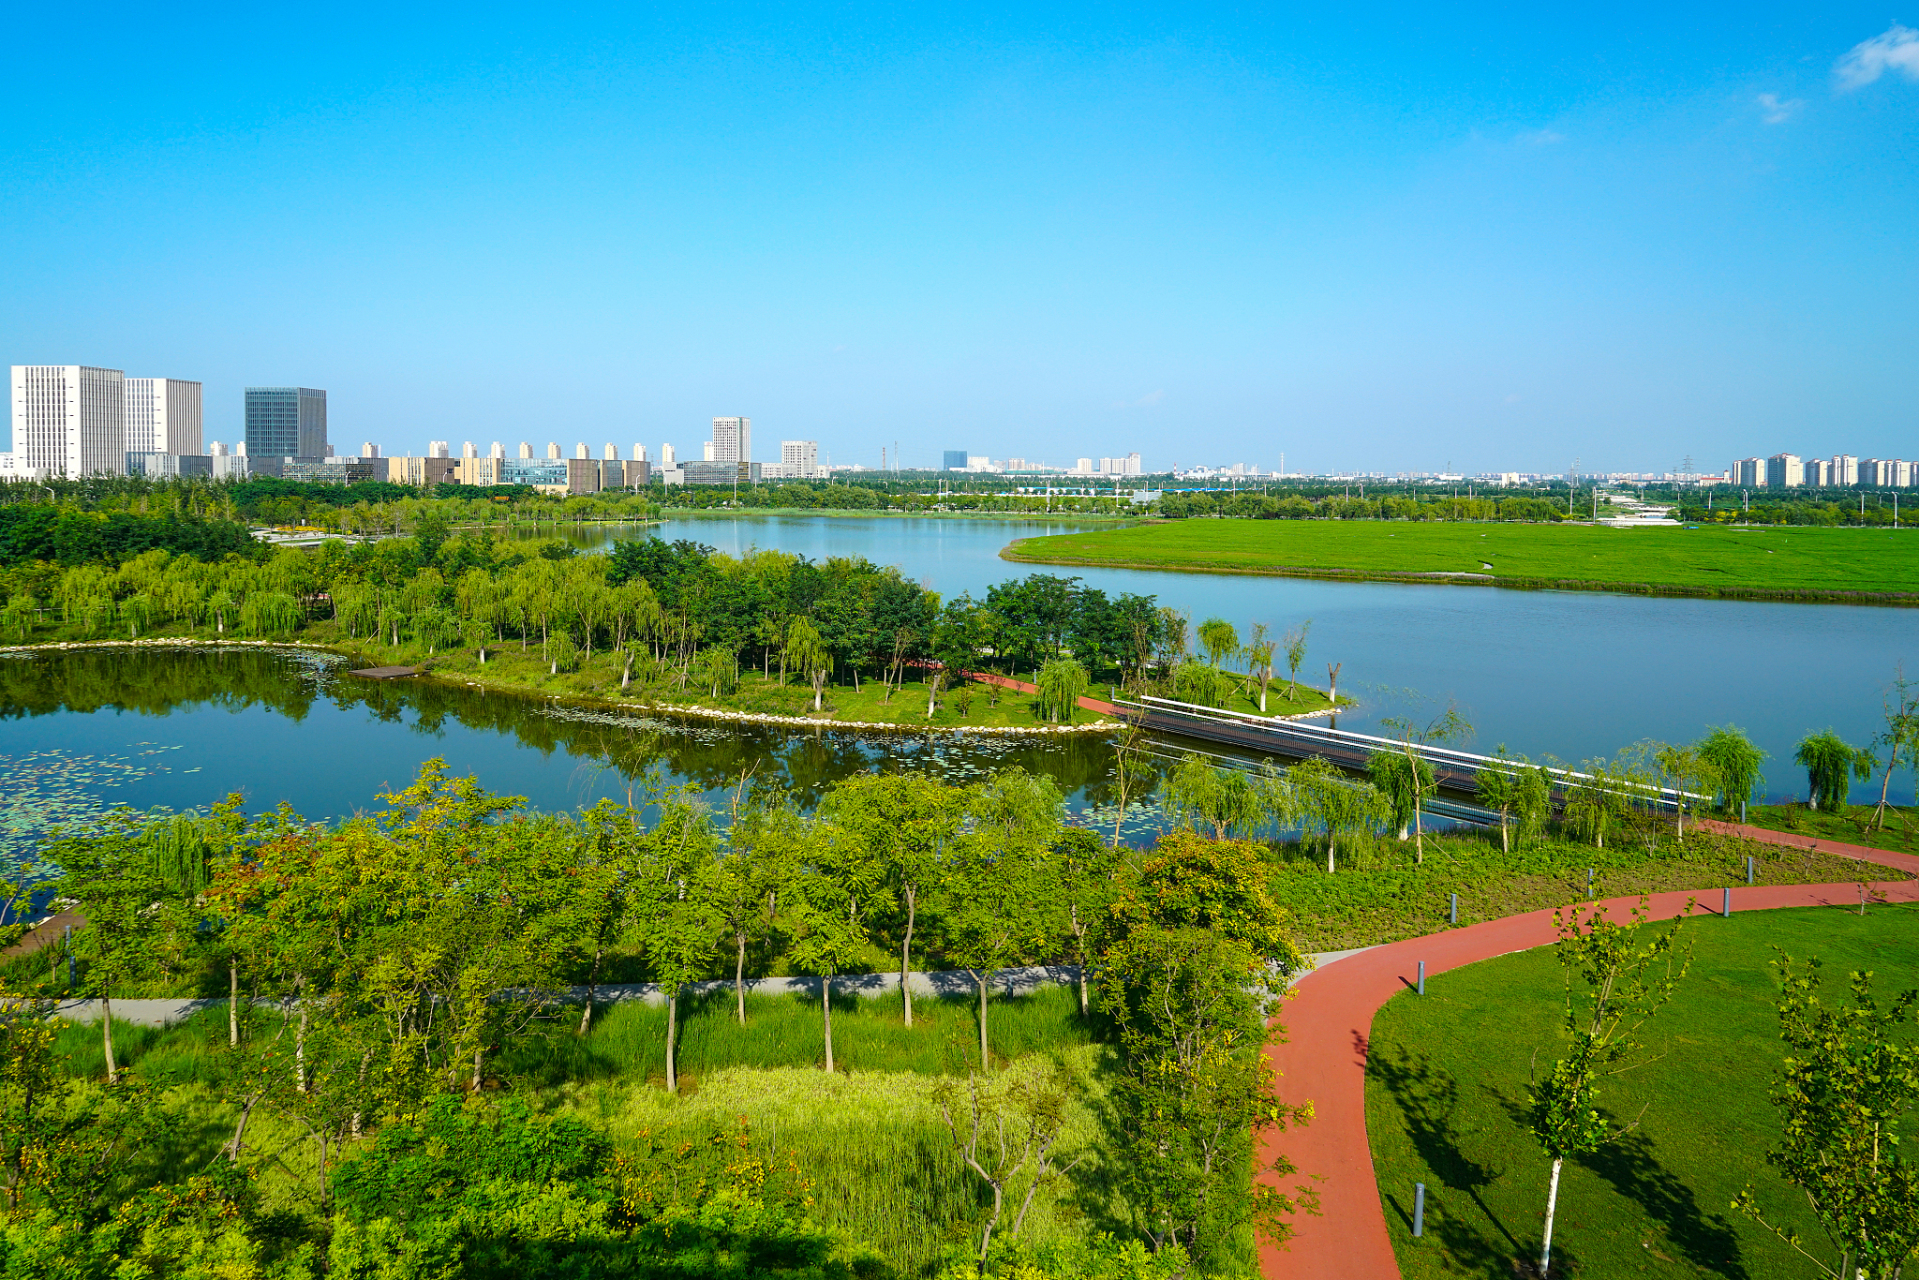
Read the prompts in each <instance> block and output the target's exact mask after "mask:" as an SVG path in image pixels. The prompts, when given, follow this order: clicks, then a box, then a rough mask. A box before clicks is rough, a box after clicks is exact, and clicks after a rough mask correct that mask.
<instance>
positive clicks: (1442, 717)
mask: <svg viewBox="0 0 1919 1280" xmlns="http://www.w3.org/2000/svg"><path fill="white" fill-rule="evenodd" d="M1379 723H1380V725H1381V726H1382V727H1383V728H1385V729H1386V730H1387V732H1389V733H1391V734H1392V735H1393V736H1394V737H1396V738H1398V739H1399V746H1400V754H1402V755H1404V756H1405V757H1406V767H1407V771H1408V777H1407V779H1406V780H1407V782H1408V783H1410V785H1411V788H1412V800H1413V861H1415V862H1417V863H1420V864H1422V865H1423V864H1424V863H1425V861H1426V831H1425V825H1424V823H1423V822H1422V821H1421V819H1420V804H1421V799H1422V797H1423V796H1425V795H1426V794H1427V793H1428V792H1429V790H1432V789H1435V788H1429V786H1428V784H1427V781H1426V780H1427V779H1429V778H1431V776H1432V772H1431V766H1426V772H1425V773H1424V774H1423V775H1422V774H1421V773H1420V768H1421V766H1422V765H1423V764H1424V763H1425V762H1424V761H1423V760H1422V759H1421V758H1420V755H1419V752H1418V751H1417V750H1416V749H1415V748H1414V745H1413V744H1414V743H1419V744H1422V745H1423V744H1426V743H1432V742H1459V741H1463V740H1465V739H1467V738H1470V737H1471V736H1472V732H1473V727H1472V725H1471V724H1470V723H1468V722H1467V721H1466V719H1465V717H1463V716H1461V715H1460V714H1459V711H1458V710H1457V709H1456V708H1454V707H1447V708H1446V710H1445V711H1443V712H1441V713H1440V714H1439V715H1437V716H1434V717H1433V718H1432V719H1431V720H1428V721H1426V722H1425V723H1424V724H1421V723H1419V722H1418V721H1417V720H1414V719H1412V718H1411V717H1406V716H1389V717H1387V718H1385V719H1382V720H1381V721H1380V722H1379ZM1369 763H1370V762H1369Z"/></svg>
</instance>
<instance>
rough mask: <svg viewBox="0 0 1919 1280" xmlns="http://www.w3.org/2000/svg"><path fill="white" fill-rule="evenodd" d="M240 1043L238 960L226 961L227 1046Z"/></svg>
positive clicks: (235, 958) (236, 957) (230, 1046)
mask: <svg viewBox="0 0 1919 1280" xmlns="http://www.w3.org/2000/svg"><path fill="white" fill-rule="evenodd" d="M239 1043H240V960H239V957H238V956H234V957H232V958H230V959H228V961H227V1047H228V1048H233V1047H234V1046H236V1045H238V1044H239Z"/></svg>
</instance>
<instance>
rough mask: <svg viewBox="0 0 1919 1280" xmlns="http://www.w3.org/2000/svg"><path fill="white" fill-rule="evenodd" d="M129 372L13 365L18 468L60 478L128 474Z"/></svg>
mask: <svg viewBox="0 0 1919 1280" xmlns="http://www.w3.org/2000/svg"><path fill="white" fill-rule="evenodd" d="M126 392H127V388H126V375H125V374H123V373H122V372H121V371H120V370H118V369H96V368H94V367H92V366H91V365H84V364H16V365H14V366H13V436H12V439H11V440H10V441H9V442H8V449H9V451H10V452H12V453H13V455H14V470H15V471H16V472H26V473H44V474H47V475H60V476H90V475H115V476H119V475H125V474H126V472H127V394H126Z"/></svg>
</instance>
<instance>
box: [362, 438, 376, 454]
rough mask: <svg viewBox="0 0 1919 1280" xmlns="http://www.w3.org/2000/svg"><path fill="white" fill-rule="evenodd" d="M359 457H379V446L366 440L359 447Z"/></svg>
mask: <svg viewBox="0 0 1919 1280" xmlns="http://www.w3.org/2000/svg"><path fill="white" fill-rule="evenodd" d="M360 456H361V457H362V458H377V457H379V456H380V446H379V445H377V444H374V443H373V442H372V441H371V440H368V441H367V442H366V443H364V444H362V445H361V446H360Z"/></svg>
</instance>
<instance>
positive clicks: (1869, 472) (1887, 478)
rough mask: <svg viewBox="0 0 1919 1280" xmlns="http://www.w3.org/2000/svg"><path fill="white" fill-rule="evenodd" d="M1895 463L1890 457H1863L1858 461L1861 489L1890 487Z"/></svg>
mask: <svg viewBox="0 0 1919 1280" xmlns="http://www.w3.org/2000/svg"><path fill="white" fill-rule="evenodd" d="M1894 469H1895V464H1894V462H1893V460H1892V459H1891V458H1863V459H1861V460H1860V462H1859V487H1860V488H1862V489H1890V488H1892V487H1893V473H1894Z"/></svg>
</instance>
